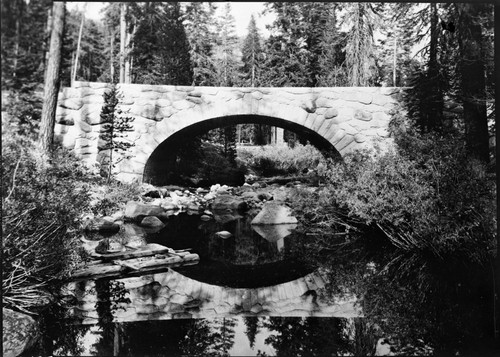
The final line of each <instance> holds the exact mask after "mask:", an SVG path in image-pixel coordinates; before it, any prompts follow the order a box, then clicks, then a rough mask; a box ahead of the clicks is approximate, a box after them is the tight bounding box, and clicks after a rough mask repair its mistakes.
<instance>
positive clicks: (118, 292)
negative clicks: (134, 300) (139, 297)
mask: <svg viewBox="0 0 500 357" xmlns="http://www.w3.org/2000/svg"><path fill="white" fill-rule="evenodd" d="M95 290H96V295H97V302H96V304H95V309H96V311H97V315H98V316H99V318H98V325H99V328H100V330H101V334H100V338H99V340H98V341H97V342H96V343H95V344H94V345H93V346H92V347H93V350H94V351H95V352H94V353H96V354H97V355H98V356H116V355H117V354H118V349H119V347H120V346H119V344H118V343H116V344H115V343H114V342H115V337H118V334H119V330H121V327H118V326H115V324H114V323H113V311H115V310H116V309H118V308H119V304H121V303H130V299H129V298H126V297H125V296H126V295H127V294H128V290H126V289H125V287H124V284H123V282H120V281H115V280H111V281H108V280H96V282H95ZM115 335H116V336H115ZM121 338H123V335H122V336H121ZM117 342H118V341H117Z"/></svg>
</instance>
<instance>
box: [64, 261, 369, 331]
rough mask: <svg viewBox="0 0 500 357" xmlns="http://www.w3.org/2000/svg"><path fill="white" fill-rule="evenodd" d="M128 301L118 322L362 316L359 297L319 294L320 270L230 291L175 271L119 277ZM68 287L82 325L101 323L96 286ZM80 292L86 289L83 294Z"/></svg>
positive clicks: (90, 283)
mask: <svg viewBox="0 0 500 357" xmlns="http://www.w3.org/2000/svg"><path fill="white" fill-rule="evenodd" d="M117 281H120V282H121V283H123V285H122V286H123V289H124V290H125V291H126V296H127V297H128V299H130V301H129V302H122V303H120V304H119V305H120V306H119V308H117V309H114V310H113V311H112V314H113V322H133V321H145V320H164V319H178V318H211V317H227V316H235V315H238V316H304V317H307V316H316V317H360V316H362V312H361V309H360V308H359V307H358V306H356V304H355V302H356V300H355V298H354V297H350V298H327V297H324V296H322V295H321V292H320V290H321V289H322V288H323V287H324V286H325V284H326V276H325V275H324V274H323V273H322V272H320V271H315V272H313V273H310V274H307V275H306V276H304V277H301V278H298V279H295V280H292V281H289V282H286V283H282V284H278V285H274V286H267V287H260V288H255V289H244V288H229V287H223V286H217V285H212V284H207V283H202V282H199V281H197V280H195V279H191V278H189V277H186V276H184V275H183V274H181V273H178V272H176V271H174V270H172V269H169V270H168V271H166V272H162V273H155V274H151V275H145V276H138V277H129V278H123V279H117ZM84 285H85V286H81V284H80V285H79V284H75V283H70V284H68V286H67V288H68V290H67V291H68V292H71V294H72V295H73V296H76V297H77V299H78V301H77V302H76V304H75V306H74V307H73V309H72V313H73V316H74V317H80V318H81V319H82V320H81V323H82V324H84V325H87V324H96V323H97V322H98V319H99V316H98V314H97V312H96V311H95V301H96V299H97V296H96V295H95V294H96V293H95V288H94V287H95V282H94V281H86V282H85V284H84ZM79 289H84V290H85V291H87V293H86V294H82V293H81V292H80V291H79Z"/></svg>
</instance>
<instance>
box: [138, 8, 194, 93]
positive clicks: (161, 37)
mask: <svg viewBox="0 0 500 357" xmlns="http://www.w3.org/2000/svg"><path fill="white" fill-rule="evenodd" d="M135 11H137V12H138V14H137V16H136V17H137V19H138V20H137V30H136V32H135V36H134V38H133V46H134V47H133V50H132V51H131V54H132V55H133V57H134V69H133V74H132V75H133V77H134V78H135V80H134V82H135V83H144V84H170V85H190V84H191V83H192V80H193V78H192V77H193V72H192V68H191V60H190V57H189V42H188V40H187V36H186V32H185V30H184V27H183V25H182V13H181V9H180V5H179V3H178V2H169V3H155V2H147V3H145V4H144V5H143V6H141V7H139V6H137V9H136V10H135Z"/></svg>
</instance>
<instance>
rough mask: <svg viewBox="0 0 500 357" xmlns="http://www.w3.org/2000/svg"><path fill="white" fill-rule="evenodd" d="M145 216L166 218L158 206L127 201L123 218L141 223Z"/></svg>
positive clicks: (163, 211)
mask: <svg viewBox="0 0 500 357" xmlns="http://www.w3.org/2000/svg"><path fill="white" fill-rule="evenodd" d="M146 216H156V217H160V218H161V217H166V213H165V210H164V209H163V208H162V207H160V206H154V205H148V204H143V203H139V202H134V201H128V202H127V206H126V207H125V218H126V219H127V220H132V221H139V222H140V221H142V219H143V218H144V217H146Z"/></svg>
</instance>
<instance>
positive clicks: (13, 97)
mask: <svg viewBox="0 0 500 357" xmlns="http://www.w3.org/2000/svg"><path fill="white" fill-rule="evenodd" d="M6 102H7V103H6V105H5V109H6V111H7V114H8V115H9V117H10V121H11V124H12V125H13V129H14V130H15V131H16V132H17V133H18V134H19V135H27V136H31V137H33V138H34V137H35V136H36V135H37V133H38V129H39V126H40V118H41V116H42V97H41V95H40V94H38V93H36V92H33V91H28V90H24V91H12V92H10V93H9V96H8V100H7V101H6Z"/></svg>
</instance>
